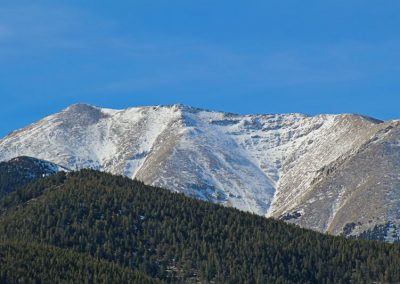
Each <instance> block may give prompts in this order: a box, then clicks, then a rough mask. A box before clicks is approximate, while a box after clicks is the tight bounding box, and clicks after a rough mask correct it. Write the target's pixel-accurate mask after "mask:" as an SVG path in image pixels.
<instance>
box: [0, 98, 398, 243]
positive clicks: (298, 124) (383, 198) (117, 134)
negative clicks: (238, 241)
mask: <svg viewBox="0 0 400 284" xmlns="http://www.w3.org/2000/svg"><path fill="white" fill-rule="evenodd" d="M399 129H400V127H399V122H397V121H389V122H382V121H378V120H375V119H371V118H368V117H363V116H359V115H348V114H344V115H319V116H314V117H310V116H306V115H302V114H286V115H245V116H242V115H236V114H230V113H223V112H212V111H207V110H201V109H196V108H192V107H188V106H182V105H173V106H154V107H152V106H151V107H138V108H129V109H126V110H110V109H102V108H96V107H93V106H89V105H84V104H78V105H73V106H71V107H69V108H67V109H65V110H64V111H62V112H60V113H57V114H54V115H52V116H49V117H46V118H44V119H43V120H41V121H39V122H37V123H34V124H32V125H30V126H28V127H26V128H24V129H21V130H18V131H15V132H13V133H11V134H10V135H9V136H7V137H5V138H4V139H3V140H1V141H0V161H6V160H9V159H11V158H14V157H17V156H21V155H27V156H32V157H36V158H39V159H44V160H48V161H50V162H53V163H56V164H59V165H61V166H63V167H66V168H70V169H79V168H86V167H90V168H95V169H98V170H103V171H107V172H111V173H114V174H122V175H125V176H128V177H131V178H136V179H139V180H142V181H144V182H145V183H147V184H152V185H157V186H161V187H165V188H168V189H171V190H173V191H179V192H183V193H185V194H187V195H189V196H193V197H197V198H201V199H204V200H209V201H212V202H215V203H221V204H224V205H226V206H233V207H236V208H239V209H241V210H245V211H250V212H254V213H256V214H260V215H264V216H270V217H275V218H281V219H284V220H287V221H288V222H294V223H297V224H299V225H301V226H303V227H307V228H312V229H315V230H318V231H321V232H329V233H333V234H341V233H343V232H345V233H346V234H348V235H358V234H361V233H363V232H365V231H367V230H371V232H373V233H374V234H375V233H376V234H380V235H383V237H384V238H385V239H388V240H392V239H393V236H394V238H397V235H398V232H397V226H398V225H399V220H400V213H399V209H398V208H400V207H399V205H400V204H398V203H399V202H400V198H399V196H398V195H399V191H398V190H397V188H398V181H399V178H400V175H398V174H397V164H398V163H399V161H400V159H399V147H400V146H399V145H400V143H399V140H400V132H399ZM375 226H380V227H379V228H380V229H379V230H378V232H377V228H378V227H375ZM382 228H383V229H382Z"/></svg>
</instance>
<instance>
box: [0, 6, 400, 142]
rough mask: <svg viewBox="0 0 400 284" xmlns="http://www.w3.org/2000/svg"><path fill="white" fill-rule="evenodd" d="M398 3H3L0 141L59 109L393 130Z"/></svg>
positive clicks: (399, 83)
mask: <svg viewBox="0 0 400 284" xmlns="http://www.w3.org/2000/svg"><path fill="white" fill-rule="evenodd" d="M399 14H400V1H398V0H385V1H376V0H375V1H369V0H360V1H356V0H343V1H342V0H334V1H321V0H316V1H313V0H307V1H298V0H296V1H292V0H284V1H282V0H276V1H268V0H262V1H261V0H260V1H251V0H248V1H232V0H230V1H223V0H218V1H216V0H212V1H206V0H197V1H188V0H182V1H174V0H163V1H161V0H151V1H147V0H141V1H135V0H129V1H128V0H126V1H123V0H119V1H105V0H104V1H101V0H92V1H91V0H80V1H74V0H65V1H61V0H58V1H55V0H48V1H40V0H36V1H32V0H29V1H18V0H12V1H9V0H2V1H1V2H0V103H1V105H0V136H4V135H6V134H7V133H8V132H10V131H11V130H13V129H16V128H20V127H23V126H25V125H27V124H28V123H31V122H34V121H36V120H38V119H40V118H42V117H44V116H45V115H48V114H51V113H54V112H57V111H59V110H61V109H63V108H64V107H66V106H68V105H70V104H72V103H76V102H86V103H90V104H94V105H99V106H104V107H113V108H125V107H128V106H138V105H152V104H173V103H184V104H189V105H194V106H198V107H204V108H209V109H215V110H225V111H231V112H237V113H287V112H301V113H308V114H318V113H342V112H347V113H362V114H365V115H370V116H375V117H378V118H381V119H391V118H400V76H399V75H400V17H399Z"/></svg>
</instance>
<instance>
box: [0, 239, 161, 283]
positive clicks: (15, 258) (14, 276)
mask: <svg viewBox="0 0 400 284" xmlns="http://www.w3.org/2000/svg"><path fill="white" fill-rule="evenodd" d="M0 283H138V284H139V283H149V284H152V283H154V284H156V283H160V282H158V281H155V280H152V279H150V278H149V277H146V276H144V275H143V274H140V273H135V272H134V271H132V270H131V269H128V268H123V267H121V266H119V265H117V264H115V263H112V262H107V261H104V260H98V259H94V258H92V257H88V256H86V255H82V254H79V253H76V252H74V251H72V250H65V249H59V248H55V247H51V246H45V245H37V244H26V243H23V242H10V243H8V242H5V243H0Z"/></svg>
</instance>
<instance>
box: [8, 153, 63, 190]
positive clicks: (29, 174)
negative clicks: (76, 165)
mask: <svg viewBox="0 0 400 284" xmlns="http://www.w3.org/2000/svg"><path fill="white" fill-rule="evenodd" d="M59 171H67V169H65V168H63V167H60V166H58V165H56V164H53V163H50V162H47V161H43V160H38V159H35V158H31V157H17V158H14V159H11V160H10V161H7V162H0V198H1V197H2V196H4V195H7V194H8V193H10V192H12V191H15V190H17V189H19V188H21V187H23V186H25V185H26V184H28V183H30V182H32V181H34V180H37V179H39V178H42V177H45V176H48V175H52V174H55V173H57V172H59Z"/></svg>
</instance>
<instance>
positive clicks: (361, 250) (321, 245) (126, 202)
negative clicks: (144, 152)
mask: <svg viewBox="0 0 400 284" xmlns="http://www.w3.org/2000/svg"><path fill="white" fill-rule="evenodd" d="M0 208H2V211H1V215H0V236H1V238H2V239H3V240H2V241H3V242H10V241H13V242H15V241H19V242H32V243H38V244H41V245H52V246H55V247H58V248H61V249H70V250H73V251H75V252H78V253H83V254H86V255H89V256H91V257H95V258H99V259H103V260H106V261H109V262H114V263H117V264H119V265H121V266H123V267H126V268H133V269H137V270H139V271H141V272H142V273H145V274H147V275H150V276H151V277H157V278H161V279H163V280H164V281H167V282H174V283H175V282H177V283H188V282H189V283H190V282H202V283H207V282H217V283H349V282H350V281H353V282H355V283H371V282H373V281H381V282H397V281H400V272H399V270H398V267H399V265H400V247H399V246H398V245H393V244H386V243H380V242H375V241H352V240H346V239H344V238H342V237H333V236H327V235H323V234H320V233H317V232H314V231H309V230H305V229H301V228H298V227H296V226H294V225H290V224H286V223H284V222H282V221H277V220H271V219H266V218H264V217H260V216H257V215H253V214H250V213H245V212H241V211H238V210H236V209H232V208H226V207H222V206H218V205H214V204H211V203H206V202H202V201H199V200H194V199H190V198H187V197H185V196H184V195H181V194H176V193H171V192H170V191H167V190H164V189H160V188H155V187H151V186H146V185H145V184H143V183H141V182H137V181H132V180H130V179H128V178H124V177H120V176H112V175H110V174H106V173H100V172H96V171H91V170H82V171H80V172H73V173H64V172H60V173H58V174H55V175H53V176H50V177H47V178H45V179H42V180H39V181H37V182H35V183H33V184H30V185H29V186H28V187H26V188H25V189H20V190H18V191H17V192H15V193H10V194H9V195H8V196H7V197H6V198H4V199H3V200H2V201H1V202H0Z"/></svg>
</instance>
